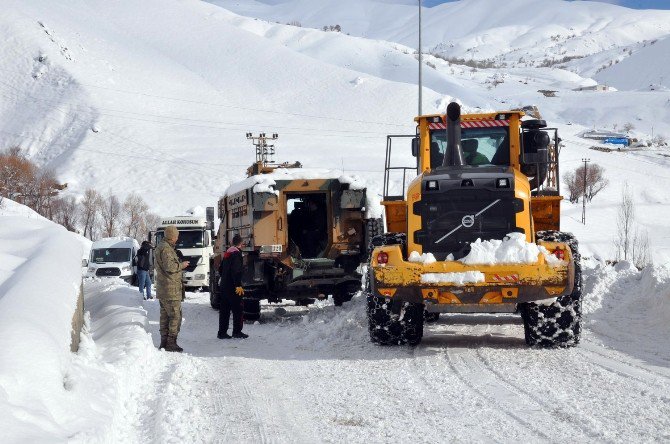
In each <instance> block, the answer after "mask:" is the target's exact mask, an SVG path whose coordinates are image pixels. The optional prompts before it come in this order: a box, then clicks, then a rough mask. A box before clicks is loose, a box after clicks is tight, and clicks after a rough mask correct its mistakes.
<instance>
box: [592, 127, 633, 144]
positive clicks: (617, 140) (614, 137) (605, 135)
mask: <svg viewBox="0 0 670 444" xmlns="http://www.w3.org/2000/svg"><path fill="white" fill-rule="evenodd" d="M581 136H582V137H583V138H585V139H591V140H597V141H598V142H600V143H611V144H615V145H624V146H630V143H631V139H630V138H629V137H628V136H627V135H626V134H623V133H616V132H614V131H607V130H595V129H594V130H588V131H584V132H583V133H582V134H581Z"/></svg>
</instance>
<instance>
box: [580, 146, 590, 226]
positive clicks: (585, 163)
mask: <svg viewBox="0 0 670 444" xmlns="http://www.w3.org/2000/svg"><path fill="white" fill-rule="evenodd" d="M582 162H584V194H582V223H583V224H584V225H586V168H587V164H588V163H589V162H591V159H582Z"/></svg>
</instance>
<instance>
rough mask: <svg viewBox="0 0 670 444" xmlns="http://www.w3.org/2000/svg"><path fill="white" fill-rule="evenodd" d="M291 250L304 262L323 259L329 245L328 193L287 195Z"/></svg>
mask: <svg viewBox="0 0 670 444" xmlns="http://www.w3.org/2000/svg"><path fill="white" fill-rule="evenodd" d="M286 212H287V214H288V236H289V250H290V251H291V255H293V256H295V257H299V258H302V259H313V258H318V257H323V255H324V254H325V252H326V248H327V246H328V207H327V200H326V193H291V194H287V195H286Z"/></svg>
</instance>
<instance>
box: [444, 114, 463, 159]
mask: <svg viewBox="0 0 670 444" xmlns="http://www.w3.org/2000/svg"><path fill="white" fill-rule="evenodd" d="M463 165H465V157H464V156H463V149H462V148H461V106H460V105H459V104H458V103H456V102H451V103H450V104H449V106H447V152H446V153H444V162H443V163H442V166H445V167H447V166H463Z"/></svg>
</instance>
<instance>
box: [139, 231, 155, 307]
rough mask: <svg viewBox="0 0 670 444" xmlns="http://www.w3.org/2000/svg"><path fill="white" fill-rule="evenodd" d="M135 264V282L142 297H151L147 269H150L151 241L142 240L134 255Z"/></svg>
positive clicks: (149, 278)
mask: <svg viewBox="0 0 670 444" xmlns="http://www.w3.org/2000/svg"><path fill="white" fill-rule="evenodd" d="M135 265H137V282H138V288H139V290H140V294H141V295H142V296H143V297H144V299H153V297H152V296H151V277H150V276H149V269H151V243H150V242H149V241H144V242H142V246H141V247H140V249H139V250H138V251H137V255H136V256H135ZM145 289H146V293H145Z"/></svg>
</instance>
